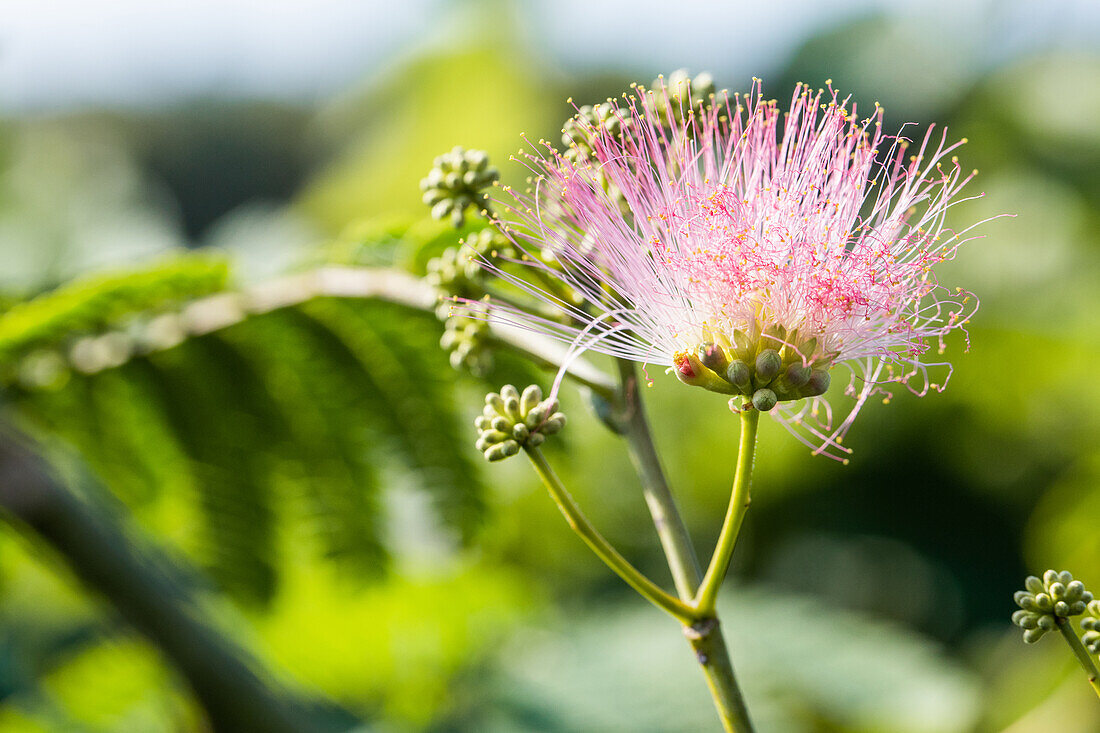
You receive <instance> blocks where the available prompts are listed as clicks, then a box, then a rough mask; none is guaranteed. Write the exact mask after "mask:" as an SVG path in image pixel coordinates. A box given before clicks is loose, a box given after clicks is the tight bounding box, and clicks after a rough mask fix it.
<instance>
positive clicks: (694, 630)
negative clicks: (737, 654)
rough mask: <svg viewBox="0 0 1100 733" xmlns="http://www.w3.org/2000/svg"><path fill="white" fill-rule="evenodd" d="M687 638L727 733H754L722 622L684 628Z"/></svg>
mask: <svg viewBox="0 0 1100 733" xmlns="http://www.w3.org/2000/svg"><path fill="white" fill-rule="evenodd" d="M684 636H686V637H687V640H688V643H690V644H691V648H692V651H694V652H695V659H696V661H697V662H699V666H701V667H702V668H703V674H704V675H706V680H707V688H708V689H709V690H710V694H711V697H713V698H714V707H715V709H716V710H717V711H718V718H719V719H720V720H721V721H722V729H723V730H725V731H726V733H753V727H752V720H751V719H750V718H749V710H748V708H747V707H746V706H745V698H744V697H743V696H742V695H741V688H740V687H738V685H737V678H736V677H735V676H734V674H733V663H732V662H731V661H730V655H729V651H728V650H727V649H726V640H725V639H724V638H723V636H722V627H721V626H720V625H719V623H718V618H717V617H715V616H711V617H710V618H706V619H703V620H701V621H696V622H695V623H694V624H692V625H691V626H685V627H684Z"/></svg>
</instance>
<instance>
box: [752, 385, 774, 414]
mask: <svg viewBox="0 0 1100 733" xmlns="http://www.w3.org/2000/svg"><path fill="white" fill-rule="evenodd" d="M776 402H778V399H777V398H776V396H775V392H772V391H771V390H770V389H767V388H764V389H758V390H756V392H754V393H753V395H752V406H753V407H755V408H756V409H757V410H760V412H768V411H769V410H771V409H772V408H773V407H775V403H776Z"/></svg>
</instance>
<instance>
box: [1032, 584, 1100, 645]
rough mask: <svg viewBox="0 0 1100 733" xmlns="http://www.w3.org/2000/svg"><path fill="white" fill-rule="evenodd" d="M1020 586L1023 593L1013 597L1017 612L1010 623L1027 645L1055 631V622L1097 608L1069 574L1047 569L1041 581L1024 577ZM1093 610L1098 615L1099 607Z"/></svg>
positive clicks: (1081, 586)
mask: <svg viewBox="0 0 1100 733" xmlns="http://www.w3.org/2000/svg"><path fill="white" fill-rule="evenodd" d="M1024 587H1025V588H1026V590H1021V591H1016V594H1015V595H1014V596H1013V598H1014V600H1015V601H1016V605H1017V606H1019V607H1020V610H1019V611H1016V612H1015V613H1013V614H1012V623H1014V624H1016V625H1017V626H1019V627H1020V628H1022V629H1023V630H1024V641H1025V642H1027V643H1028V644H1034V643H1035V642H1037V641H1039V639H1041V638H1043V635H1044V634H1046V633H1047V632H1048V631H1053V630H1054V629H1055V628H1057V626H1058V622H1059V620H1065V619H1068V618H1070V617H1072V616H1080V615H1081V614H1083V613H1085V611H1086V610H1091V608H1092V607H1094V606H1097V605H1098V604H1096V603H1095V602H1094V601H1093V597H1092V593H1090V592H1088V591H1087V590H1085V585H1084V583H1082V582H1081V581H1080V580H1074V579H1073V575H1071V574H1070V573H1069V571H1062V572H1058V571H1056V570H1048V571H1046V572H1045V573H1043V577H1042V578H1038V577H1036V576H1034V575H1031V576H1028V578H1027V580H1025V581H1024ZM1097 610H1098V613H1100V608H1098V609H1097ZM1098 637H1100V635H1098Z"/></svg>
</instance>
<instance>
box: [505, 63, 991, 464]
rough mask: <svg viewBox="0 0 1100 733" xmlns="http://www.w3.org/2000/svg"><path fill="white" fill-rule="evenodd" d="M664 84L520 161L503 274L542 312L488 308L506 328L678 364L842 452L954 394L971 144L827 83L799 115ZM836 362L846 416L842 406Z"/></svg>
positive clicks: (815, 445)
mask: <svg viewBox="0 0 1100 733" xmlns="http://www.w3.org/2000/svg"><path fill="white" fill-rule="evenodd" d="M657 86H658V89H657V90H656V91H653V90H647V89H644V88H642V87H635V89H634V91H633V93H631V94H629V95H624V96H623V98H622V99H621V100H618V101H616V102H609V103H608V104H604V105H599V106H598V107H596V108H590V107H585V108H581V109H580V110H579V113H578V115H577V117H575V118H574V119H573V120H571V121H570V123H569V124H567V127H566V130H565V132H566V137H565V138H564V139H565V140H566V142H567V143H568V148H567V150H566V152H565V153H559V152H558V151H556V150H555V149H554V148H553V147H552V146H551V145H550V144H549V143H546V142H545V141H541V142H540V143H539V145H538V146H535V152H533V153H526V154H524V156H523V157H524V159H525V161H526V162H527V164H528V166H529V167H530V168H531V170H532V172H533V173H534V178H533V179H532V188H531V189H530V190H529V191H528V192H527V193H520V192H516V191H513V190H511V189H509V188H507V187H505V188H504V189H503V191H504V195H503V196H498V197H497V199H498V200H496V201H494V210H495V211H496V212H497V216H498V217H499V218H498V219H497V220H496V223H497V225H498V226H499V227H500V228H501V230H502V231H504V232H505V234H506V235H507V236H508V237H509V238H510V239H511V240H512V242H513V243H514V244H515V246H516V247H517V249H518V250H519V251H520V252H521V253H522V256H521V257H520V258H518V259H516V260H513V261H512V266H502V267H497V268H495V269H496V272H497V274H498V275H500V276H501V277H503V278H504V279H505V280H507V281H508V282H509V283H511V284H512V285H513V286H515V287H517V288H519V289H521V290H522V291H524V292H526V293H527V294H528V295H530V296H534V298H535V299H537V301H539V307H538V308H527V307H520V306H518V305H516V304H515V303H512V304H505V303H503V302H501V303H495V304H494V303H493V302H492V301H491V300H490V301H489V303H490V311H489V312H490V313H491V314H492V315H491V316H490V317H492V318H494V319H497V320H499V321H501V322H504V323H511V324H514V325H518V326H521V327H523V328H528V329H531V330H534V331H537V332H540V333H543V334H545V335H548V336H551V337H553V338H556V339H560V340H562V341H565V342H567V343H569V344H571V347H572V348H571V353H573V354H577V353H580V352H582V351H585V350H592V351H597V352H602V353H605V354H609V355H611V356H614V357H617V358H621V359H629V360H633V361H637V362H641V363H643V364H645V363H649V364H659V365H663V366H667V367H670V371H672V372H673V373H674V374H675V375H676V376H677V377H678V378H679V379H680V380H681V381H682V382H685V383H687V384H690V385H696V386H700V387H704V388H706V389H709V390H712V391H715V392H719V393H723V394H727V395H733V398H732V399H731V400H730V406H731V408H733V409H735V410H739V409H757V410H761V411H771V412H772V414H773V415H774V416H775V417H776V419H778V420H779V421H780V422H782V423H783V424H784V425H785V426H787V427H788V429H790V430H791V432H792V433H793V434H794V435H796V436H797V437H799V439H800V440H802V441H803V442H804V443H806V444H807V445H809V446H810V447H811V448H812V449H813V452H814V453H815V454H825V455H829V456H831V457H833V458H839V459H843V457H844V455H845V454H847V453H850V449H849V448H847V447H846V446H843V445H841V443H842V440H843V437H844V435H845V433H846V432H847V430H848V428H849V426H850V425H851V423H852V420H853V419H854V418H855V416H856V414H857V413H858V411H859V410H860V409H861V407H862V406H863V405H864V403H865V402H866V401H867V400H868V398H870V397H871V396H873V395H876V394H878V395H882V396H883V397H884V399H887V400H888V399H889V397H890V390H889V385H890V384H901V385H904V386H905V387H907V388H908V389H910V390H911V391H913V392H914V393H916V394H918V395H924V394H926V393H927V392H928V391H929V390H931V389H934V390H942V389H943V386H944V385H945V384H946V382H947V380H948V378H949V377H950V374H951V365H950V364H949V363H947V362H944V361H939V362H937V361H930V360H929V359H928V357H929V354H936V353H942V352H943V347H944V337H945V336H946V335H947V334H948V333H949V332H950V331H952V330H954V329H960V330H962V331H963V333H964V335H965V324H966V323H967V320H968V319H969V318H970V317H971V316H972V315H973V313H974V311H975V309H976V308H977V300H976V299H975V298H974V297H973V296H972V295H971V294H970V293H967V292H966V291H963V290H961V289H958V288H955V289H949V288H946V287H944V286H942V285H941V284H940V283H939V281H938V280H937V278H936V275H935V267H936V265H938V264H939V263H941V262H943V261H945V260H949V259H952V258H953V257H954V256H955V253H956V251H957V249H958V247H959V246H960V245H961V244H962V243H963V242H964V241H968V239H970V238H972V237H966V234H967V232H969V231H970V229H972V228H973V227H970V228H969V229H966V230H964V231H961V232H954V231H950V230H948V229H946V228H945V227H944V219H945V215H946V213H947V211H948V209H949V208H950V207H951V206H953V205H954V204H955V203H959V202H960V201H965V200H967V199H962V198H959V196H958V194H959V192H960V190H961V189H962V188H963V186H964V185H965V184H966V183H967V182H968V181H969V180H970V179H971V178H972V177H973V173H970V174H969V175H964V174H963V173H962V171H961V169H960V167H959V164H958V161H957V159H956V158H955V157H952V156H951V153H952V151H953V150H955V148H957V147H958V146H959V145H960V144H962V143H964V142H965V139H964V140H962V141H960V142H959V143H955V144H948V143H947V138H946V131H944V132H941V133H939V134H937V135H935V136H934V135H933V131H932V129H931V128H930V129H929V130H928V132H927V134H926V135H925V136H924V137H923V140H922V141H921V143H920V145H919V146H913V147H915V148H916V151H915V154H911V151H910V150H909V148H910V143H909V141H908V140H906V139H905V138H904V137H902V136H900V134H899V135H898V136H887V135H884V134H883V132H882V117H883V111H882V108H881V107H879V106H878V105H877V104H876V106H875V109H874V112H873V113H872V114H871V115H869V116H867V117H864V118H862V119H861V118H860V117H859V116H858V115H857V113H856V107H855V105H854V104H852V105H850V106H849V100H848V99H841V98H839V96H838V94H837V93H836V92H835V91H834V90H833V89H832V87H831V85H830V86H829V91H828V92H826V91H824V90H818V91H817V92H816V93H815V92H813V91H812V90H811V89H810V88H808V87H806V86H804V85H799V86H798V87H796V88H795V91H794V94H793V96H792V98H791V102H790V107H789V110H788V111H787V112H783V111H782V110H781V109H780V107H779V106H778V105H777V104H776V102H775V101H768V100H765V99H764V98H763V96H762V95H761V93H760V89H759V84H758V83H756V84H754V87H753V89H752V91H751V92H750V93H749V94H747V95H744V96H741V95H733V96H730V95H727V94H725V93H723V94H720V95H714V94H710V95H708V96H707V97H705V98H692V87H691V85H690V83H689V82H687V81H686V80H684V79H678V80H676V81H675V83H674V84H672V85H665V84H664V82H662V81H660V80H659V81H658V83H657ZM546 306H552V309H551V310H548V309H547V307H546ZM555 314H558V315H555ZM933 367H937V368H940V369H942V370H943V374H942V376H941V377H940V378H939V379H938V380H936V379H935V378H934V377H932V376H931V375H930V372H929V370H930V368H933ZM836 368H843V369H844V371H845V372H846V376H847V379H846V380H842V381H840V382H839V383H838V385H839V384H844V383H845V382H846V386H845V387H844V389H843V392H844V394H845V395H847V397H848V398H850V399H843V398H841V401H842V402H844V403H845V404H848V405H850V407H849V409H848V411H847V414H846V415H844V416H841V415H840V414H838V413H839V412H840V411H839V410H834V408H833V406H832V404H831V401H830V399H828V398H827V395H826V392H827V391H828V389H829V386H830V382H831V381H835V380H832V379H831V376H832V371H833V370H834V369H836ZM563 370H564V367H563ZM560 379H561V375H560V374H559V382H560ZM555 389H556V387H555ZM834 392H839V390H834ZM838 396H839V395H834V398H833V400H832V402H835V401H836V397H838Z"/></svg>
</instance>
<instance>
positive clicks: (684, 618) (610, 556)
mask: <svg viewBox="0 0 1100 733" xmlns="http://www.w3.org/2000/svg"><path fill="white" fill-rule="evenodd" d="M524 451H526V453H527V457H528V458H530V459H531V463H532V464H533V465H534V467H535V471H537V472H538V474H539V478H541V479H542V482H543V483H544V484H546V489H547V491H549V492H550V497H551V498H552V499H553V500H554V503H555V504H557V505H558V509H560V510H561V513H562V515H563V516H564V517H565V521H566V522H568V523H569V526H570V528H572V530H573V531H574V532H576V533H577V534H578V535H580V537H581V539H582V540H584V542H585V544H587V545H588V546H589V548H591V550H592V552H594V553H596V556H597V557H599V558H600V559H601V560H603V561H604V563H606V564H607V566H608V567H609V568H611V569H612V570H614V571H615V573H616V574H617V575H618V576H619V577H620V578H622V579H623V580H625V581H626V582H627V584H628V585H630V587H631V588H633V589H634V590H636V591H638V593H640V594H641V595H642V597H643V598H645V599H646V600H648V601H649V602H651V603H652V604H653V605H655V606H657V607H658V608H660V609H661V610H663V611H666V612H667V613H669V614H670V615H672V616H673V617H674V618H676V619H677V620H678V621H680V623H683V624H691V623H693V622H694V621H695V620H696V615H695V611H694V609H692V608H691V607H690V606H689V605H687V604H686V603H684V602H683V601H681V600H680V599H678V598H673V597H672V596H671V595H669V594H668V593H666V592H665V591H664V590H662V589H661V587H660V586H658V585H657V584H656V583H654V582H653V581H652V580H650V579H649V578H647V577H646V576H645V575H643V574H642V572H641V571H639V570H638V569H637V568H635V567H634V566H633V565H631V564H630V562H629V561H628V560H627V559H626V558H625V557H623V556H622V555H621V554H619V551H618V550H616V549H615V548H614V547H612V546H611V543H610V542H608V541H607V540H606V539H604V537H603V535H601V534H600V533H599V532H598V531H597V530H596V528H595V527H593V526H592V523H591V522H589V521H588V518H587V517H585V516H584V513H583V512H581V509H580V507H579V506H577V502H576V501H575V500H574V499H573V497H572V496H571V495H570V494H569V492H568V491H567V490H566V489H565V486H564V485H562V482H561V479H559V478H558V475H557V474H556V473H554V469H552V468H551V467H550V464H549V463H547V462H546V457H545V456H543V455H542V451H540V450H539V449H538V448H534V447H531V446H526V447H525V448H524Z"/></svg>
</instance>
